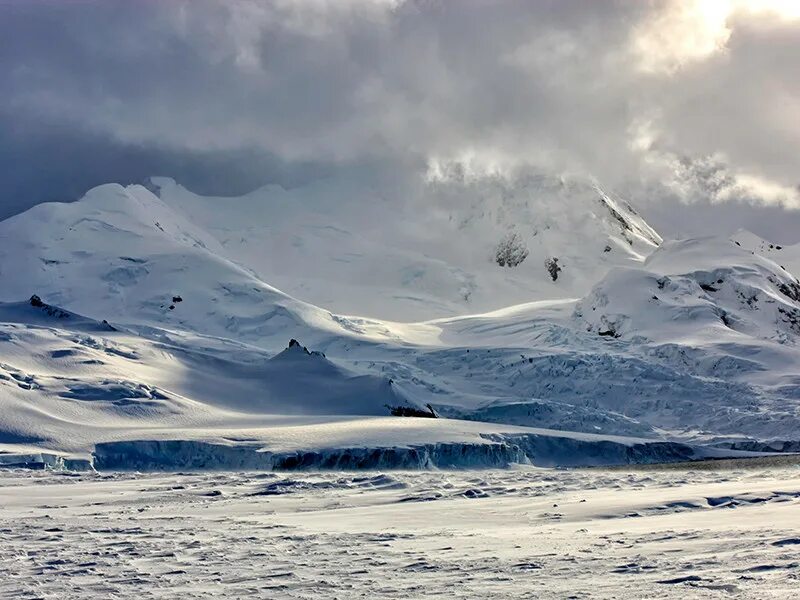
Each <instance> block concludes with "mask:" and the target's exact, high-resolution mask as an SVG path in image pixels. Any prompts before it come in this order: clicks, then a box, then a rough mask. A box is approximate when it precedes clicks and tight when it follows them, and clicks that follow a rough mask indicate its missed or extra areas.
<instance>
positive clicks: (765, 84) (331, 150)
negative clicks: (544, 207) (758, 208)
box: [0, 0, 800, 212]
mask: <svg viewBox="0 0 800 600" xmlns="http://www.w3.org/2000/svg"><path fill="white" fill-rule="evenodd" d="M670 6H671V5H670V3H669V2H666V1H663V2H654V3H644V2H635V1H632V0H631V1H625V0H617V1H614V0H601V1H598V0H576V1H571V2H563V1H561V0H541V1H538V2H528V1H522V0H519V1H494V2H486V1H483V0H459V1H458V2H455V1H436V0H417V1H413V0H408V1H406V2H401V1H399V0H398V1H394V2H392V1H389V0H386V1H379V0H338V1H333V0H327V1H326V0H308V1H305V2H292V1H289V0H273V1H272V2H245V1H241V2H227V3H222V2H203V1H192V2H188V1H171V2H133V1H131V2H113V3H111V2H99V1H98V2H79V3H72V2H70V3H61V2H50V3H40V2H37V3H32V2H24V1H23V0H19V1H17V2H8V1H6V2H2V3H0V11H1V12H2V13H3V14H2V17H3V18H2V19H0V72H2V73H4V74H5V75H4V76H3V77H2V78H0V119H2V122H0V125H2V126H3V130H6V131H9V129H10V123H11V122H14V123H16V124H17V125H16V127H15V129H14V132H13V133H12V134H8V133H6V135H5V136H3V137H4V138H8V139H6V140H5V141H4V140H3V139H0V143H2V144H4V145H8V144H9V143H16V144H18V145H19V147H20V148H23V149H25V148H27V149H28V150H29V154H30V156H28V157H26V158H23V156H22V155H23V154H24V152H23V153H21V154H18V158H19V159H20V160H26V161H27V162H26V164H28V165H30V164H34V165H39V166H41V167H42V168H45V165H43V164H42V163H43V160H42V156H44V155H46V149H47V148H50V147H52V146H58V147H59V148H67V149H68V148H69V147H70V141H69V140H70V139H71V138H72V139H74V140H76V141H77V140H80V142H78V143H76V144H75V146H76V150H75V151H76V152H78V153H80V152H81V150H83V151H84V152H85V153H86V154H87V156H86V157H85V158H83V159H82V162H81V161H79V162H78V163H76V164H77V165H82V170H81V172H82V173H84V174H86V179H91V178H93V177H97V178H99V181H103V180H106V179H110V178H113V177H102V175H103V174H104V173H105V172H108V173H109V174H113V175H119V176H118V178H120V179H126V178H135V177H138V176H140V175H141V176H144V175H145V174H147V173H146V172H145V171H144V170H145V168H151V166H152V165H154V164H163V165H164V168H162V169H159V172H165V170H166V169H170V168H171V169H174V170H175V171H178V172H177V173H174V175H175V176H177V177H178V178H181V174H182V173H184V172H185V173H187V174H188V176H189V178H190V179H193V178H196V175H191V173H192V172H207V171H208V169H211V170H214V169H216V171H217V173H219V175H218V177H217V179H218V180H219V181H217V182H216V185H217V187H225V185H224V181H225V180H229V181H231V182H232V184H231V185H232V186H233V187H235V186H234V185H233V182H234V181H238V182H239V183H238V185H239V186H240V187H241V186H242V181H243V180H244V181H247V182H248V184H249V183H251V182H252V183H254V184H258V183H266V182H267V181H279V182H283V181H284V180H286V181H290V180H291V181H299V180H302V179H303V178H304V177H305V178H313V177H318V176H320V173H323V172H329V171H330V170H331V169H340V168H346V169H356V170H358V169H359V168H364V169H366V166H367V165H374V164H375V163H381V164H384V165H396V166H397V167H398V168H402V169H409V170H413V169H420V168H424V167H425V165H426V164H428V163H429V162H430V161H431V160H437V159H438V160H444V161H447V160H464V159H469V160H472V161H473V162H474V164H475V165H476V166H477V168H499V169H510V168H520V167H525V166H526V165H534V166H535V167H536V168H546V169H552V170H569V171H573V172H579V173H586V174H591V175H593V176H596V177H598V178H600V179H601V180H603V181H606V182H608V183H610V184H612V185H622V184H626V185H628V187H629V189H631V190H633V193H636V190H637V189H638V190H644V189H646V190H648V194H649V195H648V196H647V197H645V196H643V197H642V198H641V199H638V198H637V200H638V201H639V202H640V203H641V202H642V201H644V202H647V201H648V199H649V198H652V197H654V196H655V197H658V198H662V196H663V197H664V198H667V201H669V198H672V199H673V200H674V199H675V198H678V199H679V200H682V201H686V200H697V199H701V198H706V197H708V194H709V191H708V189H707V188H704V187H703V185H702V181H699V180H698V181H694V180H693V177H694V176H693V175H692V176H687V173H694V172H695V171H697V170H698V169H699V170H700V171H702V169H703V165H705V164H707V163H708V162H709V161H712V162H714V163H715V164H720V165H722V167H721V168H722V169H724V170H726V172H728V173H729V176H730V177H731V178H733V181H734V183H733V184H731V186H730V187H729V189H727V191H723V192H721V193H720V194H719V197H712V198H711V200H713V201H726V200H734V201H744V202H751V201H752V202H756V203H758V202H768V203H773V204H774V203H781V202H782V203H785V204H790V203H791V198H788V197H787V198H784V197H783V196H781V194H772V195H769V194H766V192H765V193H764V194H761V191H763V189H766V188H764V186H761V187H759V185H760V182H762V180H764V181H767V182H768V183H770V184H771V185H773V184H774V186H777V187H780V188H782V189H783V188H786V189H789V190H791V189H793V186H795V185H796V184H797V182H798V180H800V176H798V173H797V162H796V158H795V157H796V156H797V155H798V153H799V152H800V130H798V125H797V122H798V121H797V119H796V118H793V117H796V115H797V108H798V104H797V102H798V100H797V99H798V97H800V95H798V92H800V89H798V87H800V83H798V79H797V78H796V77H795V73H796V71H797V66H798V64H797V63H798V59H797V58H796V57H797V56H800V23H798V22H797V21H791V22H790V21H780V20H778V19H775V18H773V17H770V16H769V15H761V16H748V17H747V18H745V17H743V16H736V18H735V19H734V18H733V17H732V20H731V23H730V24H729V26H730V27H731V31H732V33H731V35H730V39H729V40H728V41H727V49H726V50H725V51H724V52H719V53H716V54H714V55H713V56H710V57H709V58H707V59H704V60H700V61H695V62H692V63H690V64H687V65H684V66H683V67H682V68H681V69H679V70H677V71H675V72H669V73H667V72H664V73H646V72H643V71H642V70H641V69H640V68H639V67H640V65H639V64H638V63H637V60H638V59H639V58H640V57H637V55H636V54H635V51H634V50H635V49H634V47H633V45H632V43H631V40H632V36H633V35H634V33H635V32H636V31H637V30H638V29H639V28H641V27H642V26H643V24H647V23H648V22H650V21H652V20H653V19H654V16H657V15H658V14H659V13H660V12H663V11H666V10H668V9H669V7H670ZM25 123H35V124H37V126H36V127H33V126H31V127H30V129H29V131H28V130H26V128H25V127H21V126H20V125H19V124H25ZM51 124H52V126H53V127H56V124H57V127H56V129H57V132H58V133H57V135H55V136H54V135H51V132H50V126H51ZM643 130H646V131H647V135H646V136H645V137H646V138H647V139H646V140H644V141H643V140H642V139H640V138H641V137H642V131H643ZM0 131H1V130H0ZM26 136H28V138H29V139H28V140H27V142H26V143H20V141H19V140H20V139H24V138H25V137H26ZM9 140H10V142H9ZM15 140H16V141H15ZM31 140H33V141H31ZM87 140H88V141H87ZM103 149H105V151H104V150H103ZM43 153H44V154H43ZM67 153H69V152H68V150H67ZM96 153H105V155H106V156H107V157H108V158H107V159H104V160H103V161H101V162H105V163H107V164H105V166H103V168H102V169H100V168H98V169H96V170H93V169H92V167H91V164H92V162H93V161H92V160H91V155H92V154H96ZM63 154H64V153H63V152H62V156H63ZM55 158H56V157H53V159H55ZM695 163H697V165H698V166H697V167H695V166H694V164H695ZM181 165H183V166H181ZM232 165H236V168H235V169H234V168H232ZM686 165H689V166H688V167H687V166H686ZM95 171H96V172H95ZM742 173H743V174H746V175H747V176H748V177H750V179H747V180H746V181H745V180H741V181H739V180H736V177H737V176H738V175H739V174H742ZM754 178H755V179H756V180H757V183H759V185H755V184H754V185H750V184H748V183H747V182H749V181H752V180H753V179H754ZM55 179H58V177H55ZM27 181H28V180H27V179H25V178H24V177H21V175H19V173H18V175H17V180H16V183H15V184H14V185H15V186H16V188H15V189H17V190H19V192H18V193H24V190H25V189H26V185H29V184H26V182H27ZM81 181H83V180H81ZM99 181H98V182H99ZM638 181H642V182H643V183H642V186H640V187H638V188H637V187H636V186H634V185H632V182H638ZM92 183H94V182H92ZM81 185H82V183H81ZM203 185H207V183H202V182H201V183H200V187H203ZM3 187H4V188H5V189H8V183H7V182H3ZM762 188H763V189H762ZM50 191H51V192H52V190H50ZM236 191H239V190H236ZM760 194H761V196H763V197H761V196H760ZM0 212H2V210H0Z"/></svg>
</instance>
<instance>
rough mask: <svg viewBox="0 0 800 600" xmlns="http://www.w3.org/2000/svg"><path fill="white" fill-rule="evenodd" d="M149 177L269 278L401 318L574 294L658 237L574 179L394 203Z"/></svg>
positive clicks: (429, 185)
mask: <svg viewBox="0 0 800 600" xmlns="http://www.w3.org/2000/svg"><path fill="white" fill-rule="evenodd" d="M150 187H151V189H153V190H154V191H156V193H157V194H158V195H159V196H160V198H161V200H162V201H163V202H164V204H165V205H167V206H169V207H171V208H172V209H173V210H174V211H175V212H176V213H179V214H181V215H184V216H186V218H187V219H189V220H191V221H192V222H193V223H195V224H196V225H197V227H199V228H202V229H203V231H205V232H207V233H208V234H209V235H210V236H212V237H213V238H214V239H215V241H216V242H218V246H215V248H216V249H215V251H218V252H221V254H222V255H223V256H226V257H228V258H229V259H231V260H233V261H235V262H236V263H237V264H240V265H243V266H245V267H246V268H247V269H248V270H251V271H252V272H253V273H254V274H256V275H257V276H258V277H260V278H261V279H262V280H264V281H269V282H270V283H272V284H274V285H276V286H277V287H279V288H280V289H282V290H284V291H285V292H287V293H289V294H290V295H293V296H295V297H298V298H302V299H304V300H306V301H309V302H312V303H313V304H316V305H318V306H324V307H325V308H327V309H330V310H334V311H336V312H339V313H344V314H359V315H370V316H374V317H380V318H383V319H392V320H400V321H409V320H419V319H428V318H433V317H441V316H449V315H458V314H468V313H474V312H481V311H485V310H491V309H498V308H501V307H503V306H508V305H511V304H517V303H520V302H527V301H529V300H531V299H545V298H562V297H575V296H578V295H581V294H583V293H585V292H586V291H588V289H589V288H590V287H591V284H592V283H594V282H595V281H597V279H599V278H600V277H601V276H602V275H603V274H604V273H605V272H606V271H607V270H608V269H609V268H611V267H613V266H619V265H635V264H638V263H639V262H641V260H642V259H643V258H644V257H645V256H647V255H648V254H649V253H650V252H652V250H653V249H654V248H655V247H656V246H657V245H658V244H659V243H660V241H661V240H660V237H659V236H658V234H657V233H656V232H655V231H653V230H652V229H651V228H650V227H649V226H648V225H647V224H646V223H645V222H644V221H643V220H642V219H641V218H640V217H639V216H638V215H637V214H636V213H635V211H634V210H633V209H632V208H631V207H630V206H629V205H628V204H627V203H625V202H624V201H622V200H621V199H619V198H616V197H614V196H613V195H610V194H607V193H605V192H604V191H603V190H601V189H600V188H599V187H598V186H596V185H595V184H593V183H591V182H586V181H583V180H577V179H576V180H565V179H562V178H554V177H544V176H540V177H528V178H525V179H520V180H518V181H515V182H514V184H513V185H510V184H507V183H504V182H503V181H501V180H498V179H492V178H489V179H485V180H479V181H477V182H473V181H463V180H458V179H455V180H453V179H447V180H437V181H435V182H421V183H420V184H419V188H418V189H417V190H416V192H415V194H414V195H413V198H412V199H406V198H399V199H397V198H393V199H392V201H390V200H389V199H386V198H384V197H383V196H382V195H381V194H379V193H377V192H374V191H372V190H370V189H366V188H363V187H360V186H356V185H347V184H346V183H342V182H338V183H335V184H330V183H328V182H325V184H324V185H321V186H318V187H313V186H312V187H306V188H299V189H294V190H283V189H282V188H278V187H266V188H262V189H260V190H256V191H254V192H252V193H251V194H248V195H246V196H243V197H241V198H208V197H202V196H197V195H195V194H192V193H191V192H189V191H187V190H186V189H185V188H182V187H181V186H179V185H177V184H176V183H175V182H174V181H172V180H168V179H164V178H155V179H154V180H153V183H152V185H151V186H150ZM219 247H222V250H220V249H219ZM500 263H502V264H500Z"/></svg>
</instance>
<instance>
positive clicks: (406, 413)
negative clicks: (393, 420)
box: [386, 404, 439, 419]
mask: <svg viewBox="0 0 800 600" xmlns="http://www.w3.org/2000/svg"><path fill="white" fill-rule="evenodd" d="M425 406H426V407H427V409H428V410H422V409H421V408H415V407H413V406H389V405H388V404H387V405H386V408H388V409H389V413H390V414H391V415H392V416H393V417H423V418H426V419H438V418H439V415H437V414H436V411H435V410H433V407H432V406H431V405H430V404H426V405H425Z"/></svg>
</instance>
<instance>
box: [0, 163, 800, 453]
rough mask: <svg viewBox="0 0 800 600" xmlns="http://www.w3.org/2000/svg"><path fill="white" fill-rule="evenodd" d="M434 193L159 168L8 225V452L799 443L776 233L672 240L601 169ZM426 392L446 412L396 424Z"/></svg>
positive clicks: (795, 293)
mask: <svg viewBox="0 0 800 600" xmlns="http://www.w3.org/2000/svg"><path fill="white" fill-rule="evenodd" d="M424 185H425V186H426V187H425V190H426V193H427V194H428V195H429V199H430V200H431V205H430V207H429V210H428V211H427V212H425V211H419V210H417V211H412V210H407V211H405V210H404V211H400V212H399V213H398V214H392V212H391V210H390V209H391V205H390V204H388V203H386V202H379V201H376V202H375V203H372V204H370V207H371V208H370V209H369V210H367V211H361V212H359V211H356V210H355V209H354V208H353V207H354V206H355V204H353V203H352V202H348V200H347V198H348V197H350V196H349V195H352V194H355V193H356V192H358V193H361V194H365V193H367V192H365V191H364V190H360V191H359V190H353V189H350V188H347V189H340V188H339V187H336V186H333V187H331V188H330V189H322V188H320V189H318V190H308V189H304V190H294V191H285V190H281V189H278V188H265V189H262V190H258V191H256V192H253V193H252V194H250V195H247V196H245V197H242V198H238V199H236V198H235V199H220V198H203V197H199V196H196V195H194V194H191V193H189V192H188V191H186V190H185V189H183V188H181V187H180V186H178V185H177V184H176V183H175V182H172V181H171V180H165V179H158V180H156V181H155V182H154V184H153V185H151V186H149V187H150V189H148V188H146V187H144V186H130V187H127V188H124V187H122V186H119V185H114V184H110V185H106V186H101V187H99V188H95V189H94V190H92V191H90V192H89V193H88V194H87V195H86V197H85V198H83V199H82V200H80V201H79V202H75V203H71V204H61V203H51V204H43V205H39V206H36V207H34V208H32V209H31V210H29V211H27V212H26V213H23V214H21V215H17V216H15V217H12V218H11V219H8V220H6V221H3V222H0V281H2V286H0V449H1V450H3V451H5V452H6V453H7V454H6V456H7V457H10V456H11V455H12V454H13V455H14V456H18V457H23V459H24V457H26V456H28V457H31V456H32V457H35V456H37V453H40V454H41V456H42V457H47V458H43V459H42V461H43V462H48V461H50V462H54V461H55V462H58V461H59V460H61V459H59V458H58V457H59V456H67V457H68V458H69V457H71V459H74V460H78V461H87V460H89V459H90V455H91V453H92V451H93V450H94V449H95V445H97V444H101V446H100V448H101V450H102V452H104V454H103V456H104V457H105V458H104V460H106V461H112V459H113V461H114V462H113V464H114V465H115V467H117V468H118V467H124V466H125V465H124V464H123V462H124V460H123V457H124V456H127V457H128V460H129V461H131V462H130V464H128V466H129V467H131V468H133V467H134V464H133V463H135V462H136V461H135V460H134V459H133V457H134V455H136V453H137V452H139V453H140V454H139V455H138V456H139V458H138V459H136V460H140V463H141V464H140V465H139V466H142V465H143V464H145V463H146V462H148V461H149V462H150V463H151V464H152V466H154V467H158V468H181V466H180V464H178V463H177V462H173V463H171V464H170V463H169V461H167V462H166V463H164V461H163V457H162V458H158V460H156V459H155V458H154V457H153V456H151V455H149V454H148V453H147V452H145V453H144V454H141V452H140V451H142V448H144V447H145V446H135V444H136V443H145V444H146V443H148V442H159V443H161V442H170V441H172V442H187V443H189V442H191V443H197V444H200V445H201V446H202V448H204V449H207V448H209V447H229V446H230V447H236V448H237V449H235V450H232V451H231V453H232V454H231V456H234V455H235V456H238V454H237V453H243V454H242V457H239V458H232V459H231V460H232V461H233V462H231V463H230V464H229V465H228V466H235V465H236V464H237V462H236V461H244V462H243V463H241V466H243V467H244V466H245V465H249V466H248V468H251V467H252V468H255V467H256V466H258V465H261V466H263V467H265V468H266V467H270V468H284V467H285V468H288V467H289V466H294V467H296V468H304V467H309V468H310V467H326V468H336V467H339V468H356V467H364V466H370V467H380V468H385V467H390V466H394V467H404V468H420V467H432V466H444V467H447V466H450V467H453V466H483V467H491V466H503V465H506V464H508V463H511V462H520V461H521V462H526V461H531V462H533V463H534V464H548V465H549V464H596V463H598V462H599V464H608V463H610V462H623V463H624V462H631V461H633V460H642V461H653V460H654V459H655V457H656V456H657V455H659V452H661V450H657V449H659V448H661V447H659V446H657V445H655V442H662V441H670V442H685V443H687V444H689V445H688V446H685V447H684V446H680V445H679V444H677V445H675V446H667V447H668V448H672V450H675V449H676V448H680V450H676V454H675V455H674V456H669V452H668V453H667V455H664V456H663V457H662V458H665V459H675V458H681V457H687V456H696V455H697V453H698V452H699V451H698V449H697V447H698V444H701V443H713V444H721V443H725V442H743V441H747V439H755V440H758V441H760V442H764V441H769V440H781V441H786V442H793V441H797V440H798V434H797V432H798V431H800V374H798V372H797V365H798V364H800V352H798V345H797V342H798V338H799V336H800V283H798V281H797V279H796V278H795V277H794V275H792V273H791V271H790V270H787V268H783V267H782V266H781V265H780V264H778V263H776V262H775V256H773V254H771V252H772V250H773V249H770V248H769V247H768V246H767V247H766V249H765V248H764V247H763V244H761V245H759V246H758V248H756V249H751V248H749V247H747V245H746V244H745V241H747V240H749V242H748V243H750V242H752V241H753V240H752V239H750V238H747V240H745V238H746V237H747V236H744V234H742V235H740V236H739V237H740V238H742V240H743V241H740V240H739V239H738V238H737V239H736V240H726V239H695V240H682V241H667V242H663V243H662V240H661V239H660V237H659V236H658V234H657V233H655V232H654V231H653V230H652V229H651V228H649V226H647V224H646V223H645V222H644V221H643V220H642V219H641V218H640V217H639V216H638V215H636V213H635V211H633V209H632V208H631V207H629V206H628V205H627V204H626V203H624V202H623V201H622V200H620V199H619V198H616V197H614V196H612V195H609V194H607V193H605V192H604V191H603V190H602V189H600V188H599V187H597V186H594V185H590V184H586V183H582V182H575V181H566V180H555V179H552V178H550V179H548V178H538V179H531V180H530V181H529V182H528V187H527V188H525V189H527V190H528V192H529V193H530V197H525V198H523V197H520V196H518V195H514V194H508V193H505V192H504V191H503V190H502V189H495V188H494V187H492V185H488V184H487V185H488V187H487V189H486V190H485V191H486V202H485V204H482V205H481V206H462V205H459V203H458V202H457V200H456V197H457V196H458V190H459V185H460V184H459V183H458V181H454V180H452V179H448V180H435V179H433V180H431V181H428V182H427V183H425V184H424ZM498 185H499V184H498ZM151 190H155V191H156V192H157V193H153V191H151ZM301 191H302V194H305V196H304V195H302V194H301ZM357 205H358V206H361V207H363V206H364V203H363V202H360V203H357ZM509 236H511V237H509ZM504 239H505V240H508V239H514V240H515V242H514V244H520V243H524V244H525V245H526V250H527V254H525V258H524V260H521V261H518V260H517V259H515V260H514V261H513V262H517V265H516V266H514V267H509V266H508V265H505V266H501V265H499V264H497V263H496V262H495V261H494V259H493V257H494V256H495V250H496V246H497V243H498V242H499V241H500V240H504ZM751 245H752V244H751ZM607 248H608V250H607ZM774 251H775V252H783V251H784V249H780V250H778V249H774ZM522 254H524V253H521V254H520V253H516V252H515V253H514V256H515V257H517V258H519V257H521V256H522ZM551 259H558V262H557V264H558V265H559V267H560V268H561V271H559V272H558V277H557V278H555V281H554V278H553V277H552V276H551V275H552V274H551V272H550V271H549V270H548V269H547V268H546V266H545V262H546V261H548V260H551ZM784 266H785V265H784ZM271 284H277V285H278V286H279V287H280V288H282V289H283V288H285V289H286V290H289V291H290V292H291V295H290V294H289V293H286V292H285V291H282V290H281V289H278V287H273V285H271ZM347 290H349V291H347ZM462 292H463V293H462ZM33 294H35V295H36V296H37V297H36V298H35V299H32V301H28V300H27V299H28V298H30V297H31V296H32V295H33ZM326 294H327V296H326ZM295 296H297V297H295ZM347 299H350V300H352V302H353V303H352V304H347V303H346V300H347ZM522 300H525V301H526V302H525V303H523V304H515V305H514V306H510V307H508V308H497V307H500V306H503V305H508V304H511V303H514V302H520V301H522ZM309 301H313V302H315V303H319V304H322V305H324V306H325V308H321V307H319V306H317V305H316V304H312V303H310V302H309ZM330 307H333V308H341V309H343V310H344V311H345V312H347V313H348V314H340V313H339V312H331V311H330V310H328V308H330ZM379 308H380V310H378V309H379ZM492 308H496V310H493V311H490V312H483V313H472V314H467V313H469V312H470V311H474V310H477V309H481V310H483V309H492ZM384 309H385V311H386V312H383V311H384ZM362 310H363V311H364V312H365V313H368V314H369V313H371V314H381V315H391V316H392V317H393V318H395V319H396V320H384V319H378V318H371V317H359V316H353V314H352V313H357V312H361V311H362ZM437 314H440V315H441V314H445V315H451V316H446V317H443V318H438V319H433V320H427V321H417V322H408V321H407V320H408V319H410V318H411V317H415V316H433V315H437ZM453 315H455V316H453ZM290 339H295V340H299V343H297V344H292V345H291V346H290V347H288V348H287V343H288V341H289V340H290ZM304 346H305V348H304ZM429 404H430V405H431V406H432V407H433V408H434V409H435V410H436V412H437V413H438V414H439V415H441V416H443V417H450V418H449V419H417V418H400V417H388V416H387V415H389V414H390V408H391V407H398V406H406V407H414V408H419V409H425V407H426V406H427V405H429ZM456 419H458V420H456ZM553 430H559V431H561V432H583V433H593V434H597V436H598V437H597V438H593V441H592V443H591V444H588V446H580V445H578V446H580V447H577V446H576V445H575V444H574V440H575V439H577V438H576V437H575V435H576V434H574V433H573V434H568V433H559V432H558V431H553ZM613 436H625V437H626V440H625V441H622V442H619V443H618V442H613V441H612V442H611V445H610V446H607V445H606V444H607V443H609V440H611V439H612V438H613ZM512 438H513V439H512ZM643 439H644V440H649V442H648V443H647V444H646V450H644V451H642V452H633V454H630V453H629V450H622V449H623V448H631V447H632V446H634V445H636V444H640V443H644V442H641V440H643ZM115 444H117V445H116V446H115ZM119 444H121V445H119ZM125 444H128V446H126V445H125ZM614 444H616V445H614ZM201 446H198V447H201ZM598 448H604V450H603V451H602V452H599V451H598ZM569 449H571V450H569ZM662 449H663V448H662ZM134 450H135V451H134ZM568 450H569V451H568ZM672 450H670V452H672ZM729 451H730V450H729ZM255 452H258V456H254V453H255ZM298 453H307V456H305V457H298ZM393 453H394V454H393ZM456 453H461V454H458V457H456ZM603 453H605V456H606V459H605V460H600V459H598V458H597V457H598V456H601V455H602V454H603ZM156 455H159V456H160V453H158V452H157V453H156ZM198 455H199V456H206V457H207V454H206V452H205V450H203V451H199V452H198ZM245 455H246V456H245ZM53 457H55V458H53ZM9 460H16V459H11V458H9ZM248 461H255V462H252V463H251V462H248ZM259 461H263V462H259ZM537 461H538V462H537ZM6 462H8V461H6ZM207 462H208V466H209V467H211V466H216V467H217V468H223V467H224V466H225V465H224V464H223V463H224V461H221V462H217V464H216V465H214V461H213V459H210V458H209V459H208V461H207ZM256 463H258V465H257V464H256ZM75 464H77V463H75ZM106 464H111V462H107V463H106ZM137 464H138V463H137ZM195 466H198V467H199V466H201V465H195Z"/></svg>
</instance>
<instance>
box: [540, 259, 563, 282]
mask: <svg viewBox="0 0 800 600" xmlns="http://www.w3.org/2000/svg"><path fill="white" fill-rule="evenodd" d="M544 268H545V269H547V272H548V273H550V277H551V279H552V280H553V281H556V280H557V279H558V274H559V273H560V272H561V271H562V269H561V267H560V266H559V265H558V259H557V258H555V257H554V258H548V259H545V261H544Z"/></svg>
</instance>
